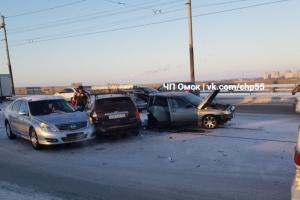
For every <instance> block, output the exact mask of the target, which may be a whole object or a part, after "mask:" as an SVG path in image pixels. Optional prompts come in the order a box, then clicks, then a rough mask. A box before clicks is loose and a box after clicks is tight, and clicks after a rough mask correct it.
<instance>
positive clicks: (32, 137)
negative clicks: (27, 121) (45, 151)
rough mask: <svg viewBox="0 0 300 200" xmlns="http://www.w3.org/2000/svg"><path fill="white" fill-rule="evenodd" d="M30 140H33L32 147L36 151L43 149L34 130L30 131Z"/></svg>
mask: <svg viewBox="0 0 300 200" xmlns="http://www.w3.org/2000/svg"><path fill="white" fill-rule="evenodd" d="M30 140H31V145H32V147H33V148H34V149H35V150H41V149H42V145H40V143H39V139H38V136H37V134H36V132H35V130H34V129H33V128H32V129H31V130H30Z"/></svg>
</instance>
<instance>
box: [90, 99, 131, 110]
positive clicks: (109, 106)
mask: <svg viewBox="0 0 300 200" xmlns="http://www.w3.org/2000/svg"><path fill="white" fill-rule="evenodd" d="M132 107H134V104H133V102H132V100H131V99H130V98H129V97H115V98H109V99H98V100H97V101H96V106H95V110H96V111H101V110H124V109H125V108H132Z"/></svg>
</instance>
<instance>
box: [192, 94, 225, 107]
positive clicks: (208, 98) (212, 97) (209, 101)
mask: <svg viewBox="0 0 300 200" xmlns="http://www.w3.org/2000/svg"><path fill="white" fill-rule="evenodd" d="M219 92H220V90H214V91H212V92H211V93H210V94H209V95H207V96H206V97H205V99H204V100H203V101H201V102H200V104H199V105H198V107H197V108H198V109H199V110H200V109H202V108H203V106H204V105H205V104H206V103H211V102H212V101H213V100H214V99H215V97H216V96H217V94H218V93H219Z"/></svg>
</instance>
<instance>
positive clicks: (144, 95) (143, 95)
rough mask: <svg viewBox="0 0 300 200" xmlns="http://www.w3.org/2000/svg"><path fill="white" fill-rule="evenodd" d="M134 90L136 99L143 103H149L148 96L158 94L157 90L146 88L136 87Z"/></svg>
mask: <svg viewBox="0 0 300 200" xmlns="http://www.w3.org/2000/svg"><path fill="white" fill-rule="evenodd" d="M134 89H136V90H137V93H136V94H137V97H138V98H140V99H141V100H143V101H145V102H148V101H149V98H150V96H152V95H153V94H156V93H158V92H159V91H158V90H157V89H154V88H151V87H147V86H137V87H135V88H134Z"/></svg>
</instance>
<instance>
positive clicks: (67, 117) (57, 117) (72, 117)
mask: <svg viewBox="0 0 300 200" xmlns="http://www.w3.org/2000/svg"><path fill="white" fill-rule="evenodd" d="M33 118H34V119H36V120H38V121H41V122H45V123H47V124H53V125H55V124H66V123H73V122H79V121H87V120H88V116H87V114H84V113H82V112H79V111H77V112H73V113H57V114H56V113H54V114H51V115H39V116H33Z"/></svg>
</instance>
